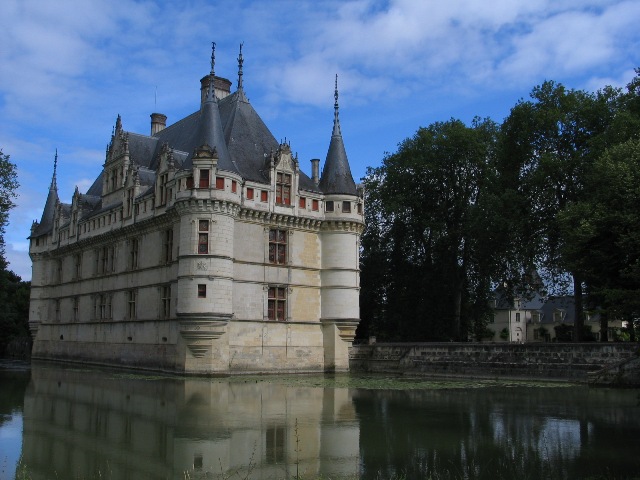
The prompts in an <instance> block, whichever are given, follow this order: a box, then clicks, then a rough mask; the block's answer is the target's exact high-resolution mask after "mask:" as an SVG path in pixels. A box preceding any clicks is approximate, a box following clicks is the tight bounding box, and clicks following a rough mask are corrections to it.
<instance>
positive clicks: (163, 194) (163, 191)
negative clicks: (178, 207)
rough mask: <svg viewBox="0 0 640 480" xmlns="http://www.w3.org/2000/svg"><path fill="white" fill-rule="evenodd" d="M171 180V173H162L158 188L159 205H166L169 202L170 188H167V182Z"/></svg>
mask: <svg viewBox="0 0 640 480" xmlns="http://www.w3.org/2000/svg"><path fill="white" fill-rule="evenodd" d="M168 182H169V174H168V173H163V174H162V175H160V185H159V188H158V196H159V201H158V205H166V204H167V197H168V195H169V190H168V188H167V183H168Z"/></svg>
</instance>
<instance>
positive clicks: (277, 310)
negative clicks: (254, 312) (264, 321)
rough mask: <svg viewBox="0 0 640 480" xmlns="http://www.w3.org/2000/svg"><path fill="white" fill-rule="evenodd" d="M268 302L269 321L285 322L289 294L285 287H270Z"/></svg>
mask: <svg viewBox="0 0 640 480" xmlns="http://www.w3.org/2000/svg"><path fill="white" fill-rule="evenodd" d="M267 301H268V318H269V320H273V321H278V322H284V321H285V320H286V313H287V293H286V289H285V287H269V295H268V299H267Z"/></svg>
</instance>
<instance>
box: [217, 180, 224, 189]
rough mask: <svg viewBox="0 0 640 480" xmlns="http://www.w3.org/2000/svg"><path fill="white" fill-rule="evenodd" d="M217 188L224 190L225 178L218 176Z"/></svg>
mask: <svg viewBox="0 0 640 480" xmlns="http://www.w3.org/2000/svg"><path fill="white" fill-rule="evenodd" d="M216 188H217V189H218V190H224V178H223V177H216Z"/></svg>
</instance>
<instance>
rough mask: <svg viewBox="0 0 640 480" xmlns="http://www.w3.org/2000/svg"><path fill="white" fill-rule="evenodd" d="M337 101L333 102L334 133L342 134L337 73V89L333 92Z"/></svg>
mask: <svg viewBox="0 0 640 480" xmlns="http://www.w3.org/2000/svg"><path fill="white" fill-rule="evenodd" d="M333 97H334V98H335V100H336V101H335V103H334V104H333V109H334V112H333V135H341V133H340V119H339V118H338V108H339V107H338V74H337V73H336V89H335V92H334V94H333Z"/></svg>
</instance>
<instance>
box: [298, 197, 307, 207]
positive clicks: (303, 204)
mask: <svg viewBox="0 0 640 480" xmlns="http://www.w3.org/2000/svg"><path fill="white" fill-rule="evenodd" d="M298 202H299V203H298V206H299V207H300V208H303V209H304V208H307V199H306V198H304V197H300V200H298Z"/></svg>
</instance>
